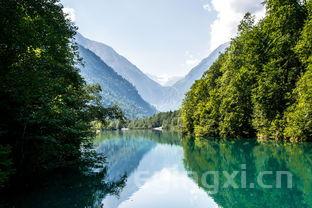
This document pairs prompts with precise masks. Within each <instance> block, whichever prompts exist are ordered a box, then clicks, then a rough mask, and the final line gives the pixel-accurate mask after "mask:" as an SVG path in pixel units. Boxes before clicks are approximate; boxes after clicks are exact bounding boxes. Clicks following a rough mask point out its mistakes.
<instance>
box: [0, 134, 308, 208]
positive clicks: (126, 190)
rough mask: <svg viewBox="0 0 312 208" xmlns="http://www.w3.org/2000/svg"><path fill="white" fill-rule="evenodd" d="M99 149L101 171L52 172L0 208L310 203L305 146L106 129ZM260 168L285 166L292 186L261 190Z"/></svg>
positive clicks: (300, 206)
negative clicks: (103, 162)
mask: <svg viewBox="0 0 312 208" xmlns="http://www.w3.org/2000/svg"><path fill="white" fill-rule="evenodd" d="M96 148H97V151H98V153H103V154H104V155H105V156H106V162H107V163H106V168H105V169H104V171H103V172H100V173H98V174H95V173H93V174H81V173H79V172H77V171H76V172H68V173H66V174H65V175H64V173H62V174H60V175H57V174H56V175H54V176H53V177H51V178H49V179H48V180H47V181H46V182H45V183H44V185H43V186H42V187H41V188H39V189H37V190H33V191H30V192H29V193H26V194H23V195H19V194H14V196H12V197H10V198H7V199H6V200H5V203H2V204H1V202H0V207H16V208H18V207H22V208H24V207H25V208H33V207H35V208H36V207H38V208H39V207H40V208H41V207H43V208H45V207H47V208H48V207H49V208H54V207H60V208H68V207H78V208H85V207H87V208H89V207H90V208H101V207H105V208H117V207H118V208H146V207H148V208H159V207H162V208H172V207H179V208H190V207H192V208H207V207H213V208H215V207H223V208H236V207H237V208H243V207H248V208H249V207H261V208H262V207H265V208H270V207H272V208H273V207H274V208H275V207H283V208H284V207H289V208H308V207H312V169H311V164H312V144H310V143H302V144H287V143H276V142H270V143H258V142H256V141H254V140H213V139H192V138H183V140H182V139H181V136H179V135H178V134H175V133H168V132H167V133H166V132H152V131H126V132H105V133H104V134H102V135H100V136H99V137H98V138H97V140H96ZM207 171H213V172H214V173H217V174H218V175H217V177H215V176H216V175H207V174H206V173H207ZM223 171H226V172H227V174H228V175H224V173H223ZM235 171H237V172H236V174H234V175H232V173H235ZM263 171H272V173H275V172H277V171H288V172H289V173H291V175H292V188H287V183H285V177H284V178H283V181H282V183H281V187H280V188H270V189H267V188H263V187H261V186H260V185H259V184H258V183H257V179H258V176H259V174H260V173H262V172H263ZM203 176H204V177H203ZM243 176H244V178H245V182H242V181H243V180H242V178H243ZM229 178H230V179H232V180H230V182H231V183H229V184H230V186H228V187H227V188H225V187H224V184H227V183H228V182H229ZM203 179H204V180H203ZM263 182H264V184H266V185H268V184H272V185H274V184H276V175H274V174H269V175H265V176H264V177H263ZM252 183H253V187H251V186H250V185H251V184H252ZM233 184H234V186H235V185H236V187H234V186H233Z"/></svg>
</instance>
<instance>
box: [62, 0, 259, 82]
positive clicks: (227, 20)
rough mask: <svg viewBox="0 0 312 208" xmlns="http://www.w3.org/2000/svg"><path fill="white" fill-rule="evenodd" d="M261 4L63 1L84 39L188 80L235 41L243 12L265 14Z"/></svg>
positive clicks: (148, 69) (237, 0) (232, 0)
mask: <svg viewBox="0 0 312 208" xmlns="http://www.w3.org/2000/svg"><path fill="white" fill-rule="evenodd" d="M261 1H262V0H253V1H251V0H88V1H87V0H61V2H62V4H63V5H64V7H65V8H66V11H67V12H68V13H70V14H71V16H72V19H73V20H74V21H75V23H76V25H77V26H78V27H79V32H81V33H82V34H83V35H84V36H86V37H87V38H90V39H93V40H96V41H100V42H103V43H105V44H107V45H109V46H111V47H113V48H114V49H115V50H116V51H117V52H118V53H120V54H122V55H123V56H125V57H126V58H128V59H129V60H130V61H131V62H132V63H134V64H135V65H137V66H138V67H139V68H140V69H141V70H142V71H143V72H145V73H149V74H153V75H156V76H162V77H171V76H182V75H185V74H187V73H188V72H189V71H190V70H191V68H192V67H194V66H195V65H196V64H198V63H199V61H200V60H201V59H203V58H205V57H207V56H208V55H209V52H210V51H211V50H212V49H214V48H215V47H217V46H218V45H219V44H222V43H224V42H227V41H229V40H230V38H231V37H233V36H235V31H236V27H237V24H238V22H239V20H240V19H241V17H242V16H243V14H244V13H245V12H247V11H251V12H260V11H262V6H260V7H259V5H260V2H261ZM255 5H256V6H255Z"/></svg>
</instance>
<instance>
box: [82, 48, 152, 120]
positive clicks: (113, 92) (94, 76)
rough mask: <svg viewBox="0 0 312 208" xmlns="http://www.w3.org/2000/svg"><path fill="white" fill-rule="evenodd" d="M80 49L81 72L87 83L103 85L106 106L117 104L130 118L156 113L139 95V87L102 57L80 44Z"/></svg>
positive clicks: (103, 101) (103, 100)
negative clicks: (81, 59) (118, 72)
mask: <svg viewBox="0 0 312 208" xmlns="http://www.w3.org/2000/svg"><path fill="white" fill-rule="evenodd" d="M78 50H79V54H80V56H81V57H82V58H83V63H84V66H83V67H80V74H81V75H82V76H83V77H84V79H85V80H86V81H87V83H91V84H99V85H100V86H101V88H102V92H101V96H102V104H103V105H104V106H111V105H115V104H117V105H118V106H119V107H120V108H121V109H122V110H123V111H124V112H125V114H126V116H127V117H128V118H130V119H132V118H141V117H145V116H150V115H153V114H154V113H156V109H155V108H154V107H153V106H151V105H150V104H149V103H147V102H146V101H145V100H144V99H143V98H142V97H141V96H140V95H139V93H138V91H137V89H136V88H135V87H134V86H133V85H132V84H131V83H130V82H128V81H127V80H126V79H124V78H123V77H122V76H120V75H119V74H117V73H116V72H115V71H114V70H113V69H112V68H111V67H109V66H108V65H107V64H106V63H105V62H104V61H103V60H102V59H101V58H100V57H98V56H97V55H96V54H94V53H93V52H92V51H91V50H89V49H86V48H84V47H83V46H81V45H79V44H78Z"/></svg>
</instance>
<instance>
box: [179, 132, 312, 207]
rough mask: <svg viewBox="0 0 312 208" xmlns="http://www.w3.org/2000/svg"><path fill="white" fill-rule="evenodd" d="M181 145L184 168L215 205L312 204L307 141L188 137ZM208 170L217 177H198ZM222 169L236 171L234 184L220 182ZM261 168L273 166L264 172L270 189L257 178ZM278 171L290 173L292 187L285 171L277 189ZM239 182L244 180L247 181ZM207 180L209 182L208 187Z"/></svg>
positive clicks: (310, 149)
mask: <svg viewBox="0 0 312 208" xmlns="http://www.w3.org/2000/svg"><path fill="white" fill-rule="evenodd" d="M183 149H184V164H185V167H186V169H187V170H188V171H191V172H194V173H195V174H193V175H190V177H192V178H193V180H194V181H195V182H196V183H197V184H198V185H199V186H200V187H201V188H203V189H204V190H206V192H207V193H208V194H209V195H210V196H211V197H212V198H213V199H214V201H215V202H216V203H217V204H218V205H219V206H220V207H223V208H235V207H237V208H242V207H272V208H273V207H283V208H285V207H289V208H295V207H296V208H297V207H298V208H299V207H300V208H301V207H302V208H305V207H312V163H311V161H312V144H311V143H301V144H290V143H282V142H280V143H278V142H267V143H258V142H256V141H251V140H249V141H246V140H245V141H242V140H238V141H237V140H236V141H229V140H205V139H195V140H194V139H190V138H188V139H184V140H183ZM244 164H245V165H244ZM242 165H243V166H242ZM245 166H246V168H245ZM207 171H217V173H218V177H219V178H217V179H218V180H217V181H216V178H214V176H213V175H209V176H207V177H205V176H204V177H203V175H204V174H205V173H207ZM223 171H226V172H228V173H229V174H232V173H234V171H238V173H237V176H236V177H235V178H234V181H233V182H234V183H235V184H233V183H231V184H233V186H229V187H227V188H225V187H224V185H225V184H226V182H227V181H228V177H226V176H225V175H224V174H223ZM264 171H272V173H271V172H266V173H267V175H264V176H263V182H264V184H265V185H273V187H272V188H269V187H263V186H262V185H261V184H260V185H259V184H258V183H257V181H258V177H259V175H260V174H261V173H265V172H264ZM278 171H287V172H288V173H290V174H291V175H292V177H291V178H292V180H291V182H292V186H291V188H289V187H290V186H287V185H289V184H287V176H286V177H284V178H283V177H282V178H281V186H280V188H278V185H277V180H278V179H277V177H276V176H277V174H276V173H277V172H278ZM244 174H246V177H244ZM194 175H195V176H196V177H195V176H194ZM202 177H203V178H204V180H202ZM242 177H244V178H246V180H243V179H242ZM242 181H246V185H245V182H242ZM207 184H209V185H212V184H214V186H209V187H208V186H207ZM252 184H254V185H252ZM253 186H254V187H253Z"/></svg>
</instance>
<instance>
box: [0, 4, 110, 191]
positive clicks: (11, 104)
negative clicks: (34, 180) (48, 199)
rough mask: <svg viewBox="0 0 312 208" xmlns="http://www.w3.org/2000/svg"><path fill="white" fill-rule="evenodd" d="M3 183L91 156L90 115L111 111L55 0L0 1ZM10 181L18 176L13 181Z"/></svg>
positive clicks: (93, 117)
mask: <svg viewBox="0 0 312 208" xmlns="http://www.w3.org/2000/svg"><path fill="white" fill-rule="evenodd" d="M0 28H1V33H0V67H1V70H0V115H1V118H0V186H3V185H4V184H5V183H7V182H8V180H9V179H10V178H12V177H11V176H12V175H14V181H15V182H17V181H18V180H16V179H21V178H24V177H27V176H30V175H32V177H34V176H35V175H37V174H39V173H42V172H45V171H47V170H52V169H55V168H61V167H66V166H72V165H74V164H76V163H77V161H79V160H80V159H81V158H83V156H84V155H91V154H90V151H91V150H90V148H89V147H90V138H91V137H92V135H93V131H92V128H91V127H92V121H94V120H105V119H106V118H108V117H111V116H114V111H113V112H112V111H110V110H107V109H104V108H102V107H101V106H100V97H99V91H100V88H99V87H98V86H88V85H86V84H85V82H84V80H83V79H82V78H81V76H80V75H79V73H78V69H77V68H76V67H75V66H76V65H77V63H79V62H80V59H79V58H78V53H77V48H76V46H75V45H74V44H73V43H72V41H71V39H72V37H73V36H74V35H75V30H76V28H75V26H74V25H73V24H72V23H71V22H70V20H68V18H66V17H65V15H64V13H63V11H62V6H61V5H60V3H59V1H58V0H19V1H11V0H10V1H0ZM12 181H13V180H12Z"/></svg>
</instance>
